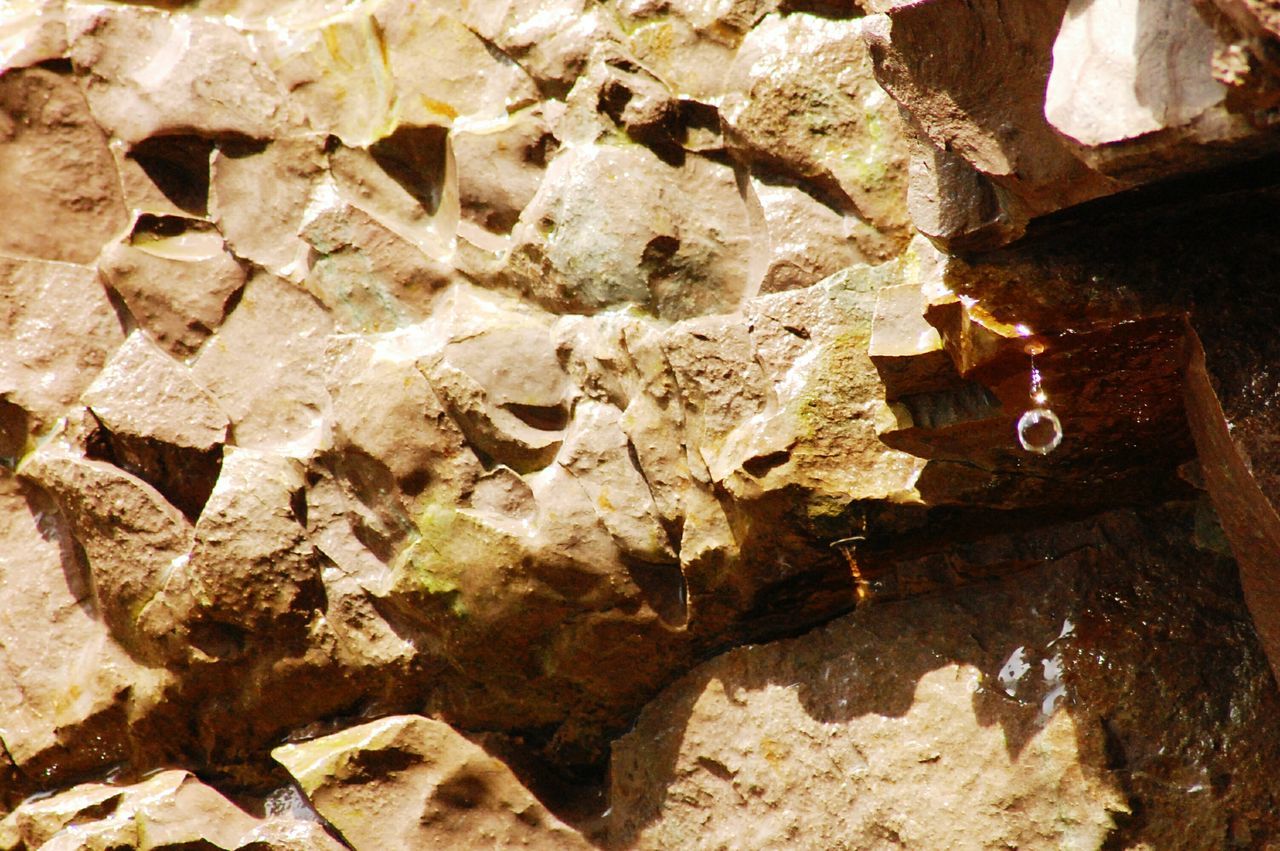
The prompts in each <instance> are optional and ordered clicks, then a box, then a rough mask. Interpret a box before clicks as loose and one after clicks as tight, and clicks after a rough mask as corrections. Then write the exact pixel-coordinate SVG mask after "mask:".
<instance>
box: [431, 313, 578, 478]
mask: <svg viewBox="0 0 1280 851" xmlns="http://www.w3.org/2000/svg"><path fill="white" fill-rule="evenodd" d="M513 308H514V309H513ZM435 322H438V323H440V324H439V326H438V327H439V330H440V332H441V335H442V337H443V338H444V339H443V342H444V345H443V346H442V347H441V348H439V350H438V351H437V352H434V353H432V354H431V355H429V356H426V357H424V358H423V359H422V361H421V366H422V369H423V374H424V375H426V376H427V379H428V380H429V381H430V382H431V386H432V388H434V390H435V392H436V393H437V394H438V395H439V397H440V400H441V401H442V402H444V404H445V406H446V408H447V409H448V410H449V412H450V414H451V415H452V416H453V418H454V419H455V420H456V421H457V422H458V424H459V426H461V427H462V431H463V433H464V434H466V435H467V440H468V441H469V442H470V443H471V444H472V445H473V446H474V447H475V448H476V449H478V450H479V451H481V452H484V453H485V454H487V455H489V456H490V457H491V458H493V459H495V460H496V461H498V462H500V463H503V464H506V465H508V466H510V467H512V468H513V469H515V470H518V471H522V472H525V471H530V470H535V469H539V468H541V467H545V466H546V465H547V464H549V463H551V460H552V459H553V458H554V457H555V454H556V451H557V449H558V448H559V446H560V443H561V441H562V440H563V437H564V428H565V425H566V424H567V422H568V419H569V408H568V405H569V402H570V395H569V391H570V387H569V383H568V377H567V376H566V375H565V373H564V370H563V369H562V368H561V367H560V364H559V363H558V362H557V360H556V354H555V347H554V345H553V344H552V340H551V329H550V322H549V321H548V317H546V316H545V315H539V314H538V313H537V312H535V311H532V310H528V309H527V308H521V307H518V306H517V305H511V304H508V305H504V304H503V302H501V301H499V300H496V299H493V298H492V297H490V296H487V295H484V294H481V293H472V292H470V291H469V290H466V289H461V288H455V289H453V290H451V291H450V294H449V296H448V300H447V301H446V302H444V303H442V305H441V307H440V309H439V310H438V311H437V313H436V316H435V318H434V319H433V323H435Z"/></svg>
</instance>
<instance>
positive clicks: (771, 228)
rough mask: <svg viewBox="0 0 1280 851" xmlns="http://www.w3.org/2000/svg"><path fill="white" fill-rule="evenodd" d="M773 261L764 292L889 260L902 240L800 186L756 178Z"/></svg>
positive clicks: (766, 273) (762, 284)
mask: <svg viewBox="0 0 1280 851" xmlns="http://www.w3.org/2000/svg"><path fill="white" fill-rule="evenodd" d="M751 188H752V191H753V193H754V196H755V200H756V202H757V203H758V204H759V205H760V215H761V218H762V222H761V225H762V229H763V231H764V235H765V239H764V240H763V242H764V245H765V246H766V247H767V252H768V253H767V259H766V260H765V261H764V262H765V269H764V273H763V277H762V280H761V282H760V292H762V293H772V292H781V291H782V290H793V289H799V288H801V287H807V286H809V285H810V284H814V283H817V282H818V281H820V280H822V279H823V278H825V277H827V276H828V275H831V274H834V273H835V272H838V271H840V270H841V269H843V268H845V267H846V266H852V265H853V264H855V263H866V262H876V261H881V260H887V259H889V258H890V257H892V256H893V255H894V254H896V253H897V251H898V250H899V249H900V248H901V241H900V240H898V239H896V238H894V237H891V236H886V235H885V234H882V233H881V232H880V231H878V230H876V229H875V227H873V226H872V225H870V224H868V223H867V222H864V221H863V220H862V219H859V218H858V217H857V216H854V215H842V214H840V213H839V212H837V211H836V210H834V209H832V208H831V207H829V206H827V205H826V204H824V203H822V202H821V201H819V200H818V199H816V198H814V197H813V196H812V195H809V194H808V193H807V192H805V191H804V190H802V189H800V188H799V187H797V186H792V185H788V184H770V183H764V182H762V181H760V180H758V179H752V181H751Z"/></svg>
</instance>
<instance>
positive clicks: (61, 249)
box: [0, 68, 127, 263]
mask: <svg viewBox="0 0 1280 851" xmlns="http://www.w3.org/2000/svg"><path fill="white" fill-rule="evenodd" d="M0 206H3V207H4V208H5V209H7V210H10V211H13V210H17V209H19V208H20V209H21V210H22V211H23V213H22V216H23V225H22V226H21V227H13V226H10V227H6V228H4V229H3V231H0V254H11V255H18V256H24V257H32V258H40V259H43V260H60V261H65V262H71V263H91V262H92V261H93V259H94V257H96V256H97V254H98V250H99V249H101V248H102V246H103V245H104V244H105V243H107V242H108V241H109V240H111V239H112V238H113V237H114V236H115V235H116V233H117V232H119V231H120V230H121V229H123V228H124V227H125V226H126V225H127V220H126V218H125V215H126V214H125V209H124V203H123V198H122V197H121V194H120V180H119V178H118V177H117V176H116V167H115V161H114V159H112V156H111V151H110V150H109V149H108V147H107V138H106V136H105V135H104V133H103V131H102V129H101V128H100V127H99V126H98V124H97V123H96V122H95V120H94V116H93V115H91V114H90V112H89V105H88V104H87V103H86V102H85V98H84V95H83V94H82V93H81V92H80V89H79V88H78V87H77V86H76V84H75V82H74V81H73V79H72V78H71V77H70V76H69V75H62V74H57V73H54V72H53V71H49V70H47V69H44V68H23V69H15V70H9V71H6V72H5V73H4V74H3V76H2V77H0Z"/></svg>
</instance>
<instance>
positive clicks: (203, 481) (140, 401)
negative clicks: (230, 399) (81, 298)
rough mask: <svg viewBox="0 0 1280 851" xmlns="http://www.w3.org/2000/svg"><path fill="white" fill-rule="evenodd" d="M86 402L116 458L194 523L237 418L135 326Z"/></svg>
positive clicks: (84, 401) (95, 384)
mask: <svg viewBox="0 0 1280 851" xmlns="http://www.w3.org/2000/svg"><path fill="white" fill-rule="evenodd" d="M80 399H81V401H82V402H83V403H84V404H85V405H87V406H88V407H89V410H91V411H92V412H93V415H94V417H96V418H97V420H98V422H99V423H101V424H102V426H103V427H104V429H105V430H106V435H105V440H106V443H107V445H108V446H109V450H108V454H109V455H110V460H112V461H113V462H114V463H115V464H117V465H119V466H120V467H122V468H124V469H125V470H128V471H129V472H131V473H134V474H135V475H137V476H139V477H140V478H142V479H143V480H145V481H147V482H149V483H150V484H151V485H153V486H154V487H155V488H156V489H157V490H159V491H160V492H161V493H163V494H164V495H165V497H166V498H167V499H168V500H169V501H170V502H172V503H173V504H174V505H175V506H177V507H178V508H179V509H181V510H182V512H183V513H184V514H186V515H187V517H188V518H189V519H191V520H193V521H194V520H195V518H196V517H198V516H199V514H200V509H201V508H203V507H204V503H205V500H207V499H208V498H209V491H211V490H212V489H213V483H214V481H215V480H216V479H217V478H218V468H219V467H220V466H221V464H222V445H223V443H224V442H225V441H226V437H227V426H228V425H229V424H230V423H229V421H228V420H227V415H226V414H224V413H223V412H222V411H221V410H219V408H218V405H217V403H216V402H214V400H213V397H212V396H210V395H209V393H208V391H206V390H205V389H204V388H203V387H200V386H199V385H197V384H196V383H195V381H194V380H192V378H191V374H190V372H189V370H187V369H186V367H184V366H182V365H181V364H178V363H176V362H175V361H173V360H171V359H170V358H169V357H168V356H167V355H165V354H164V353H163V352H161V351H160V350H159V349H157V348H156V346H155V344H154V343H152V342H151V341H150V340H148V339H147V337H146V335H145V334H144V333H143V332H141V331H134V332H133V333H132V334H130V335H129V338H128V339H127V340H125V343H124V345H123V346H121V347H120V348H119V349H117V350H116V352H115V354H114V355H112V357H111V360H110V361H108V362H107V365H106V367H105V368H104V369H103V370H102V372H100V373H98V377H97V378H96V379H94V382H93V384H91V385H89V388H88V389H87V390H85V392H84V395H82V396H81V397H80Z"/></svg>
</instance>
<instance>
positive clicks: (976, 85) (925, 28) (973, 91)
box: [863, 0, 1119, 248]
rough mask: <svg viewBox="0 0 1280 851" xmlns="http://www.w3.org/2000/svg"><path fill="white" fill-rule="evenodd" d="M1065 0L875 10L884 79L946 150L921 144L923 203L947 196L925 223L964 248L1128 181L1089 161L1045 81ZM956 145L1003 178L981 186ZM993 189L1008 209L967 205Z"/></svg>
mask: <svg viewBox="0 0 1280 851" xmlns="http://www.w3.org/2000/svg"><path fill="white" fill-rule="evenodd" d="M1065 8H1066V3H1065V0H1055V2H1052V3H1025V4H1018V5H1016V6H1014V7H1009V8H1006V7H1004V6H1001V5H999V4H997V3H995V2H987V0H983V2H979V3H971V4H953V3H915V4H903V5H899V6H895V7H894V8H893V9H891V10H889V11H888V13H887V14H886V15H884V16H878V15H877V16H872V17H870V18H867V19H866V22H865V24H864V25H863V32H864V35H865V37H866V39H867V43H868V46H869V47H870V50H871V55H872V57H873V58H874V60H875V74H876V79H877V80H879V82H880V84H881V85H883V86H884V87H885V89H886V90H887V91H888V92H889V94H890V95H892V96H893V98H894V100H896V101H898V103H900V104H901V105H902V107H903V108H904V109H905V110H906V112H907V113H909V114H910V116H911V119H912V121H913V122H914V125H913V126H914V127H915V129H916V131H917V132H918V133H920V134H922V135H923V137H924V139H927V140H928V142H929V144H930V145H931V147H932V148H934V149H936V150H937V152H940V153H925V154H918V155H917V159H922V160H924V162H923V163H922V164H921V165H920V166H919V175H918V177H919V179H920V180H921V181H922V182H921V183H920V184H917V183H915V182H914V181H915V179H916V177H917V176H916V175H913V184H912V192H913V194H914V195H917V196H921V197H918V198H917V200H916V201H913V207H915V208H917V209H919V208H920V207H923V206H924V204H925V203H926V202H930V201H932V200H933V199H935V198H936V199H937V200H936V203H937V204H938V205H940V206H941V208H942V209H941V210H940V211H938V212H936V213H927V214H925V215H923V216H922V215H918V214H914V212H913V219H914V220H915V222H916V225H917V227H919V228H921V230H922V232H923V233H924V234H925V235H927V236H929V237H930V238H933V239H936V240H939V241H940V242H942V243H944V244H948V245H952V246H954V247H955V248H968V247H975V248H978V247H982V246H984V245H990V244H993V243H994V244H1000V243H1003V242H1007V241H1009V240H1010V239H1013V238H1015V237H1017V236H1018V235H1020V234H1021V233H1022V231H1023V229H1024V228H1025V226H1026V223H1027V221H1028V220H1029V219H1030V218H1032V217H1034V216H1038V215H1042V214H1043V213H1046V212H1051V211H1053V210H1057V209H1060V208H1062V207H1066V206H1070V205H1072V204H1078V203H1080V202H1082V201H1085V200H1088V199H1090V198H1094V197H1097V196H1099V195H1103V194H1107V193H1110V192H1114V191H1116V189H1117V188H1119V187H1118V185H1117V184H1116V183H1114V182H1113V181H1110V180H1108V179H1106V178H1104V177H1102V176H1100V175H1098V174H1095V173H1094V172H1092V171H1091V170H1090V169H1089V168H1088V167H1087V166H1085V165H1084V163H1082V162H1080V161H1079V160H1078V159H1077V158H1076V156H1075V154H1074V153H1073V152H1072V150H1071V148H1070V146H1069V145H1068V143H1067V142H1066V141H1065V140H1063V139H1062V138H1061V136H1059V135H1058V134H1057V133H1056V132H1054V130H1053V128H1052V127H1050V125H1049V123H1048V121H1047V120H1046V119H1045V117H1044V81H1045V78H1046V77H1047V75H1048V73H1049V68H1050V66H1051V64H1052V56H1051V46H1052V44H1053V39H1054V37H1055V36H1056V34H1057V28H1058V23H1059V22H1060V21H1061V20H1062V14H1063V10H1064V9H1065ZM947 152H951V153H954V154H956V155H958V156H959V157H960V158H961V159H963V160H964V161H965V162H967V163H968V164H969V165H970V166H971V167H972V168H973V169H976V170H977V171H978V172H980V173H981V175H982V177H981V178H980V179H979V180H978V183H979V185H981V183H982V182H983V181H986V180H989V181H990V182H991V183H992V184H993V185H994V190H992V189H986V190H981V189H979V188H977V187H973V186H971V185H970V184H971V182H972V178H970V177H966V176H965V174H964V168H963V167H961V166H959V165H958V164H954V163H953V161H952V159H951V157H950V156H948V153H947ZM957 172H958V173H957ZM917 186H918V187H919V189H917ZM993 191H995V196H996V198H997V199H998V204H999V212H998V213H995V214H994V215H993V214H990V213H988V212H987V211H986V210H985V209H978V210H974V211H970V210H969V209H968V207H967V206H966V205H972V204H974V203H975V202H976V203H978V204H980V205H982V206H983V207H985V206H988V205H989V204H990V200H991V195H992V192H993ZM953 206H954V207H958V208H960V209H959V210H958V211H956V212H952V211H951V210H949V209H948V208H949V207H953ZM970 228H976V229H974V230H970Z"/></svg>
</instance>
